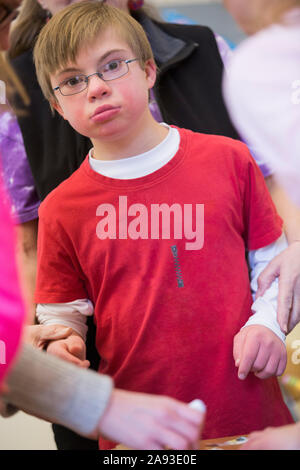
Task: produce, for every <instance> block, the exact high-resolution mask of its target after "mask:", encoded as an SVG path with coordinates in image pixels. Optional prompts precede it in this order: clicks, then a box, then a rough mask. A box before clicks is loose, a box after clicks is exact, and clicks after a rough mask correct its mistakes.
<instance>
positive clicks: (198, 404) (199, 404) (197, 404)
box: [189, 399, 206, 413]
mask: <svg viewBox="0 0 300 470" xmlns="http://www.w3.org/2000/svg"><path fill="white" fill-rule="evenodd" d="M189 407H190V408H193V409H194V410H198V411H202V413H205V411H206V406H205V403H204V402H203V401H202V400H199V399H196V400H193V401H191V403H189Z"/></svg>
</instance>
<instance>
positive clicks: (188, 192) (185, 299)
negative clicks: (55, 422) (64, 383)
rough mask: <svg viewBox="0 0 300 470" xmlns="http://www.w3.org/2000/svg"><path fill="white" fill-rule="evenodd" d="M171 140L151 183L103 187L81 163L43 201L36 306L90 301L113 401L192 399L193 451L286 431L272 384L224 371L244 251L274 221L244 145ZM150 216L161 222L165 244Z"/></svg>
mask: <svg viewBox="0 0 300 470" xmlns="http://www.w3.org/2000/svg"><path fill="white" fill-rule="evenodd" d="M180 137H181V142H180V148H179V150H178V152H177V154H176V155H175V156H174V158H173V159H172V160H171V161H170V162H169V163H167V164H166V165H165V166H163V167H162V168H161V169H159V170H158V171H155V172H154V173H152V174H150V175H147V176H144V177H141V178H137V179H134V180H117V179H112V178H108V177H104V176H102V175H99V174H98V173H96V172H94V171H93V170H92V169H91V168H90V166H89V162H88V159H86V160H85V161H84V162H83V164H82V165H81V167H80V168H79V169H78V170H77V171H76V172H75V173H74V174H73V175H72V176H71V177H70V178H69V179H68V180H66V181H65V182H64V183H62V184H61V185H60V186H59V187H58V188H57V189H56V190H54V191H53V192H52V193H51V194H50V195H49V196H48V197H47V199H46V200H45V201H44V203H43V204H42V205H41V208H40V223H39V246H38V277H37V291H36V302H38V303H56V302H70V301H73V300H75V299H79V298H89V299H90V300H91V301H92V302H93V304H94V307H95V322H96V325H97V338H96V345H97V349H98V352H99V354H100V357H101V364H100V368H99V371H100V372H102V373H104V374H108V375H110V376H111V377H113V379H114V381H115V385H116V387H118V388H122V389H126V390H132V391H137V392H149V393H154V394H164V395H169V396H171V397H175V398H177V399H179V400H183V401H185V402H189V401H191V400H193V399H195V398H201V399H202V400H203V401H204V402H205V403H206V405H207V420H206V427H205V430H204V434H203V438H214V437H220V436H229V435H235V434H244V433H248V432H250V431H253V430H257V429H262V428H264V427H266V426H270V425H271V426H276V425H284V424H287V423H290V422H292V419H291V416H290V414H289V412H288V410H287V408H286V406H285V405H284V403H283V401H282V398H281V394H280V390H279V387H278V383H277V380H276V378H271V379H268V380H260V379H257V378H256V377H255V376H254V375H253V374H250V375H249V377H248V378H247V379H246V380H245V381H240V380H239V379H238V378H237V369H236V367H235V365H234V360H233V338H234V336H235V335H236V334H237V332H238V331H239V330H240V328H241V327H242V326H243V325H244V324H245V322H246V321H247V319H248V317H249V315H250V314H251V312H250V306H251V304H252V297H251V292H250V284H249V275H248V266H247V262H246V257H245V250H246V248H247V249H249V250H255V249H258V248H261V247H263V246H266V245H268V244H270V243H272V242H274V241H275V240H276V239H277V238H278V237H279V236H280V234H281V230H282V229H281V227H282V221H281V219H280V218H279V217H278V215H277V214H276V211H275V209H274V206H273V203H272V201H271V198H270V196H269V193H268V191H267V189H266V187H265V183H264V179H263V176H262V174H261V172H260V170H259V169H258V167H257V166H256V164H255V162H254V161H253V159H252V158H251V156H250V154H249V151H248V150H247V147H246V146H245V145H244V144H242V143H240V142H237V141H233V140H231V139H228V138H225V137H217V136H209V135H203V134H197V133H193V132H191V131H187V130H183V129H181V130H180ZM157 204H165V206H163V207H164V209H165V210H166V209H167V210H168V208H169V209H170V208H172V209H174V212H175V215H174V217H173V216H172V217H171V219H170V224H169V225H170V227H171V229H170V233H168V217H167V215H166V214H168V212H167V211H166V212H165V213H164V216H163V217H162V219H161V220H160V222H159V220H158V219H157V218H156V216H157ZM173 205H174V206H173ZM180 214H181V215H180ZM191 221H192V225H191ZM163 223H164V224H165V225H163ZM173 226H175V228H174V230H173ZM158 227H159V230H158V229H157V228H158ZM193 232H194V235H195V236H194V239H193V237H192V233H193ZM155 237H156V238H155ZM195 248H197V249H195ZM129 425H130V423H129ZM110 446H111V444H109V443H105V441H103V440H101V441H100V448H101V449H105V448H110Z"/></svg>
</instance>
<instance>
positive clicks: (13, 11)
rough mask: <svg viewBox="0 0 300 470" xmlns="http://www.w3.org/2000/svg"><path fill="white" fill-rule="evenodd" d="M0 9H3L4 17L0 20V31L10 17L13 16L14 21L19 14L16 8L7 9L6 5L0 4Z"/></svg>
mask: <svg viewBox="0 0 300 470" xmlns="http://www.w3.org/2000/svg"><path fill="white" fill-rule="evenodd" d="M0 8H3V10H4V16H3V18H0V31H1V29H3V28H5V26H6V23H7V20H8V19H9V17H10V16H13V18H12V20H11V21H13V20H15V19H16V18H17V16H18V14H19V12H18V11H17V7H14V8H11V7H8V6H7V5H4V4H1V5H0Z"/></svg>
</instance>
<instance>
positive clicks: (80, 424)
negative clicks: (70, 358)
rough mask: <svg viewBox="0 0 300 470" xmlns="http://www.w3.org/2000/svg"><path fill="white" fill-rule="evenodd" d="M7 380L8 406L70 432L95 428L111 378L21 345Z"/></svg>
mask: <svg viewBox="0 0 300 470" xmlns="http://www.w3.org/2000/svg"><path fill="white" fill-rule="evenodd" d="M6 383H7V385H8V387H9V393H8V394H6V395H5V396H4V397H3V398H4V401H5V402H6V403H8V404H10V405H14V406H15V407H17V408H19V409H21V410H23V411H25V412H27V413H29V414H32V415H34V416H38V417H40V418H43V419H46V420H48V421H50V422H54V423H57V424H62V425H64V426H66V427H68V428H70V429H72V430H73V431H75V432H77V433H79V434H83V435H89V434H90V433H91V432H92V431H94V430H95V429H96V427H97V424H98V423H99V420H100V419H101V416H102V414H103V413H104V411H105V409H106V406H107V404H108V402H109V399H110V395H111V392H112V388H113V382H112V380H111V379H110V378H109V377H108V376H105V375H101V374H98V373H96V372H94V371H91V370H86V369H81V368H79V367H77V366H74V365H73V364H69V363H67V362H65V361H62V360H60V359H58V358H57V357H54V356H51V355H50V354H47V353H46V352H44V351H40V350H38V349H35V348H33V347H32V346H29V345H24V346H23V348H22V349H21V351H20V353H19V356H18V359H17V361H16V363H15V365H14V367H13V368H12V370H11V372H10V374H9V376H8V378H7V380H6Z"/></svg>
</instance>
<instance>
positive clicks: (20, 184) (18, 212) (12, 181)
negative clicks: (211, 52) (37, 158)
mask: <svg viewBox="0 0 300 470" xmlns="http://www.w3.org/2000/svg"><path fill="white" fill-rule="evenodd" d="M215 37H216V41H217V45H218V49H219V52H220V55H221V58H222V60H223V63H224V66H225V67H226V64H227V63H228V60H229V58H230V56H231V49H230V46H229V45H228V44H227V42H226V41H225V39H223V38H222V37H221V36H219V35H216V36H215ZM149 107H150V111H151V113H152V115H153V117H154V118H155V119H156V120H157V121H158V122H162V120H163V119H162V116H161V113H160V110H159V107H158V105H157V102H156V101H155V98H154V93H153V91H152V90H151V92H150V103H149ZM0 154H2V167H3V180H4V182H5V184H6V186H7V189H8V192H9V194H10V197H11V201H12V208H13V216H14V220H15V221H16V223H24V222H28V221H30V220H33V219H37V218H38V208H39V205H40V200H39V197H38V195H37V192H36V190H35V186H34V180H33V177H32V173H31V170H30V166H29V163H28V160H27V157H26V152H25V149H24V143H23V138H22V134H21V131H20V128H19V125H18V122H17V120H16V118H15V117H13V116H12V114H10V113H9V112H5V113H3V114H1V115H0ZM254 158H255V156H254ZM259 166H260V169H261V171H262V173H263V175H264V176H265V177H266V176H268V175H269V174H270V170H269V169H268V168H267V166H266V165H264V164H262V165H261V164H259Z"/></svg>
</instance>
